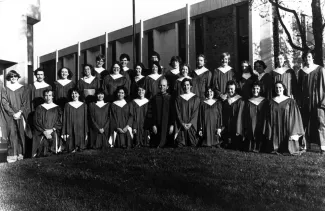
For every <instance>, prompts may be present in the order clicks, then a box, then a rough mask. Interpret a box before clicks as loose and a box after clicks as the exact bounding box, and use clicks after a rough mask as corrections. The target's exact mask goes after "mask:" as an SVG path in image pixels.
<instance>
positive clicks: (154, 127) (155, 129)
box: [152, 125, 158, 134]
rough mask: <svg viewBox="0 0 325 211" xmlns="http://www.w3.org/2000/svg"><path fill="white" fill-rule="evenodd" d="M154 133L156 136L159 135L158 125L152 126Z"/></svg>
mask: <svg viewBox="0 0 325 211" xmlns="http://www.w3.org/2000/svg"><path fill="white" fill-rule="evenodd" d="M152 132H153V133H154V134H157V133H158V131H157V127H156V125H154V126H152Z"/></svg>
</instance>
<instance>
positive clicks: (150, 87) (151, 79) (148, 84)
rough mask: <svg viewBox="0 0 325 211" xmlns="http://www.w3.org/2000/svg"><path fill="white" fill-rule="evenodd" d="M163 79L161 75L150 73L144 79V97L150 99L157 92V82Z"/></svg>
mask: <svg viewBox="0 0 325 211" xmlns="http://www.w3.org/2000/svg"><path fill="white" fill-rule="evenodd" d="M162 79H163V75H159V74H150V75H148V76H147V77H146V78H145V79H144V87H145V89H146V98H148V99H151V98H152V97H153V96H155V95H156V94H157V93H158V92H159V87H158V86H159V83H160V81H161V80H162Z"/></svg>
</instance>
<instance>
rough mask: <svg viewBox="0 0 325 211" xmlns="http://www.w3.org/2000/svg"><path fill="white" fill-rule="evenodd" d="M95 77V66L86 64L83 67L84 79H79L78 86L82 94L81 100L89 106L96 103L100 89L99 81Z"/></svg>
mask: <svg viewBox="0 0 325 211" xmlns="http://www.w3.org/2000/svg"><path fill="white" fill-rule="evenodd" d="M94 75H95V72H94V69H93V66H91V65H90V64H85V65H84V67H83V77H82V78H80V79H79V81H78V84H77V87H78V89H79V90H80V92H81V99H82V100H85V102H86V103H87V104H89V103H91V102H96V99H97V97H96V96H95V92H96V90H97V89H99V87H100V82H99V79H98V78H97V77H95V76H94Z"/></svg>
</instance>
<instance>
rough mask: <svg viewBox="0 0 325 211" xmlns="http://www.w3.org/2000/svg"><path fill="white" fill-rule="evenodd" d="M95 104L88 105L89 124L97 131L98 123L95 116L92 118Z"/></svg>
mask: <svg viewBox="0 0 325 211" xmlns="http://www.w3.org/2000/svg"><path fill="white" fill-rule="evenodd" d="M94 107H95V105H94V103H91V104H90V106H89V113H90V115H89V116H90V121H91V124H92V125H93V126H94V127H95V128H96V129H97V130H98V131H99V129H100V127H99V125H98V124H97V122H96V120H95V118H94V115H95V112H94V109H95V108H94Z"/></svg>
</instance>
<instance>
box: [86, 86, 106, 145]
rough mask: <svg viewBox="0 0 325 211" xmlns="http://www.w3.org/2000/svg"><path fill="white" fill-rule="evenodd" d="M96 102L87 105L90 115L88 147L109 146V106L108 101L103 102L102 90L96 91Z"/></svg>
mask: <svg viewBox="0 0 325 211" xmlns="http://www.w3.org/2000/svg"><path fill="white" fill-rule="evenodd" d="M96 96H97V102H96V103H95V102H92V103H90V105H89V116H90V126H89V130H90V132H89V134H90V137H89V138H90V148H92V149H104V148H107V147H110V145H109V143H108V140H109V124H110V120H109V108H110V103H105V102H104V97H105V95H104V90H103V89H98V90H97V91H96Z"/></svg>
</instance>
